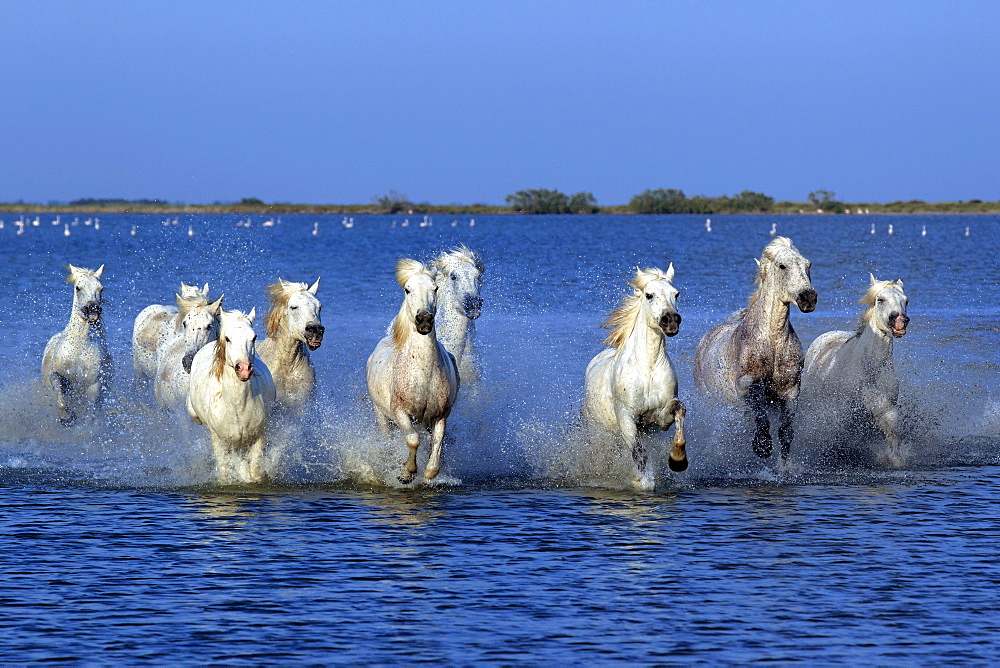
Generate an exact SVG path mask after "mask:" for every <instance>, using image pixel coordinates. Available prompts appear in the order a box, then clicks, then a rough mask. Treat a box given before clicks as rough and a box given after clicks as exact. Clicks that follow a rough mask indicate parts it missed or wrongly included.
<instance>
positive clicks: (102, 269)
mask: <svg viewBox="0 0 1000 668" xmlns="http://www.w3.org/2000/svg"><path fill="white" fill-rule="evenodd" d="M103 273H104V265H103V264H102V265H101V266H100V267H98V268H97V271H95V272H94V277H95V278H98V279H100V278H101V274H103Z"/></svg>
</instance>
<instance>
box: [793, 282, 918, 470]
mask: <svg viewBox="0 0 1000 668" xmlns="http://www.w3.org/2000/svg"><path fill="white" fill-rule="evenodd" d="M869 278H870V281H871V282H870V285H869V287H868V290H867V292H866V293H865V295H864V297H862V298H861V302H860V303H862V304H865V305H866V306H867V308H866V309H865V311H864V313H863V314H862V315H861V321H860V325H859V327H858V329H857V330H856V331H853V332H850V331H834V332H826V333H825V334H821V335H820V336H818V337H816V340H815V341H813V342H812V345H810V346H809V350H808V351H807V352H806V361H805V369H804V371H803V373H802V386H803V391H808V392H809V393H810V395H813V394H815V395H816V397H817V399H818V401H821V402H822V403H823V405H824V406H827V407H828V408H833V409H834V411H835V412H836V411H838V410H839V411H843V410H844V409H846V412H848V413H849V414H853V415H854V416H858V415H859V414H860V415H862V416H865V417H867V418H868V419H870V420H871V421H872V422H873V423H874V424H875V425H876V426H877V427H878V428H879V430H880V431H881V432H882V435H883V436H884V437H885V439H886V443H887V444H888V449H887V451H886V452H885V453H884V454H883V455H882V456H881V457H880V458H881V459H882V460H883V461H884V462H885V463H886V464H888V465H889V466H893V467H896V468H898V467H901V466H903V465H904V463H905V458H904V457H903V453H902V451H901V450H900V439H899V433H898V424H899V411H898V410H897V408H896V401H897V399H898V398H899V379H898V378H897V377H896V367H895V365H894V364H893V359H892V349H893V340H894V339H898V338H901V337H902V336H903V335H905V334H906V326H907V325H908V324H909V322H910V319H909V318H908V317H907V315H906V307H907V304H908V301H909V300H908V299H907V297H906V294H905V293H904V292H903V282H902V281H879V280H876V278H875V276H874V275H873V274H869Z"/></svg>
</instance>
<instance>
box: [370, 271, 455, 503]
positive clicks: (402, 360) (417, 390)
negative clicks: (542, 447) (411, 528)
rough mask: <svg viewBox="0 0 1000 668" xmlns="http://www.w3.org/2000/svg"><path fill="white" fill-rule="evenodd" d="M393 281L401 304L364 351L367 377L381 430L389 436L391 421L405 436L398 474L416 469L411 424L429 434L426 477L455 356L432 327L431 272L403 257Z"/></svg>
mask: <svg viewBox="0 0 1000 668" xmlns="http://www.w3.org/2000/svg"><path fill="white" fill-rule="evenodd" d="M396 282H397V283H399V285H400V287H401V288H403V292H404V297H403V303H402V305H401V306H400V308H399V313H398V314H397V315H396V318H395V320H393V323H392V326H391V330H392V333H391V334H390V335H388V336H386V337H385V338H384V339H382V340H381V341H380V342H379V344H378V345H377V346H376V347H375V350H374V351H373V352H372V354H371V356H369V358H368V363H367V365H366V376H367V380H368V394H369V396H370V397H371V399H372V403H373V404H374V407H375V419H376V421H377V422H378V426H379V430H380V431H381V432H382V435H383V436H384V437H386V438H388V436H389V424H390V422H394V423H395V424H396V425H397V426H398V427H399V428H400V429H401V430H402V431H403V434H404V435H405V438H406V445H407V447H408V448H409V457H408V459H407V461H406V463H405V464H404V466H403V472H402V474H401V475H400V476H399V479H400V481H401V482H404V483H409V482H411V481H412V480H413V476H414V474H415V473H416V472H417V448H418V447H419V445H420V436H419V434H418V433H417V431H416V429H414V423H416V424H417V425H420V426H422V427H424V428H426V429H428V430H429V431H430V433H431V440H430V455H429V457H428V459H427V465H426V466H425V467H424V478H425V479H426V480H431V479H433V478H434V477H435V476H436V475H437V474H438V471H439V470H440V467H441V444H442V443H443V442H444V434H445V424H446V421H447V418H448V415H449V414H450V413H451V408H452V406H453V405H454V404H455V399H456V398H457V396H458V386H459V377H458V369H457V366H456V364H455V357H454V356H453V355H452V354H451V353H449V352H448V351H447V350H445V348H444V346H442V345H441V344H440V343H439V342H438V340H437V336H436V334H435V331H434V314H435V309H436V300H435V296H436V292H437V286H436V285H435V284H434V272H433V271H432V270H430V269H428V268H427V267H425V266H424V265H423V264H421V263H419V262H417V261H415V260H407V259H402V260H400V261H399V262H398V263H397V264H396Z"/></svg>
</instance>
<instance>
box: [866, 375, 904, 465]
mask: <svg viewBox="0 0 1000 668" xmlns="http://www.w3.org/2000/svg"><path fill="white" fill-rule="evenodd" d="M863 400H864V404H865V408H866V409H867V410H868V412H869V413H870V414H871V416H872V418H873V419H874V420H875V424H876V425H877V426H878V428H879V431H881V432H882V435H883V436H885V440H886V443H887V444H888V446H889V448H888V450H886V452H885V453H883V454H882V455H880V456H879V460H880V461H881V462H882V463H883V464H885V465H887V466H891V467H893V468H897V469H898V468H901V467H902V466H903V465H904V464H905V463H906V462H905V458H904V457H903V452H902V450H901V449H900V439H899V432H898V430H897V426H898V424H899V411H898V410H897V409H896V404H895V403H894V402H893V401H891V400H890V399H889V397H887V396H886V395H885V394H883V393H881V392H866V393H864V395H863Z"/></svg>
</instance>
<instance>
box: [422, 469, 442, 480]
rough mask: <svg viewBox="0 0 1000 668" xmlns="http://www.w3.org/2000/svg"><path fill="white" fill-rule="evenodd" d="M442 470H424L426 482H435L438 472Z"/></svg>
mask: <svg viewBox="0 0 1000 668" xmlns="http://www.w3.org/2000/svg"><path fill="white" fill-rule="evenodd" d="M439 470H440V469H436V468H435V469H432V468H426V469H424V480H433V479H434V478H436V477H437V474H438V471H439Z"/></svg>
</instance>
